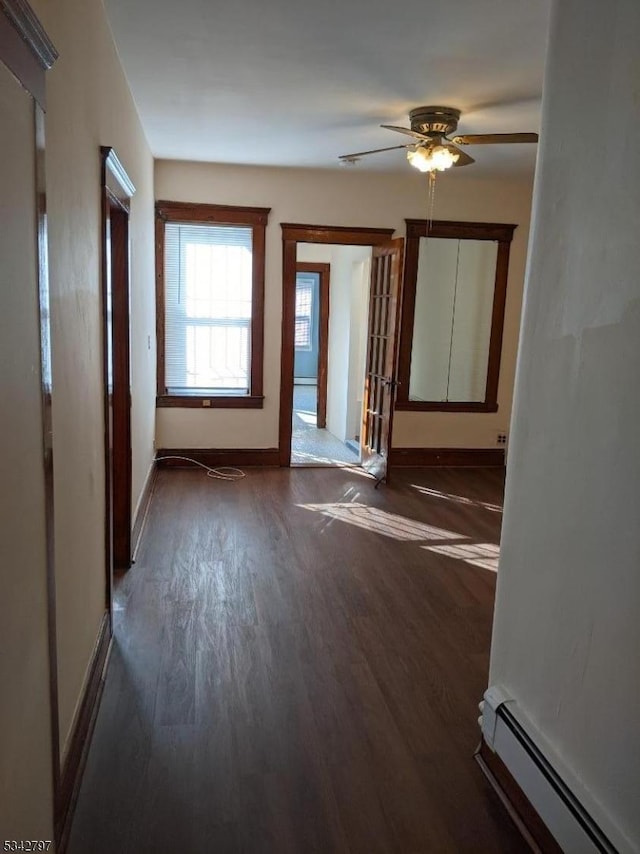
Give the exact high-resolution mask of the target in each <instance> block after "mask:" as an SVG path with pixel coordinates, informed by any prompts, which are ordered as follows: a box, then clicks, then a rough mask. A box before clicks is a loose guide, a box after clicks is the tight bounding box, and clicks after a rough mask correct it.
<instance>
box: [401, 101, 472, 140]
mask: <svg viewBox="0 0 640 854" xmlns="http://www.w3.org/2000/svg"><path fill="white" fill-rule="evenodd" d="M459 119H460V110H456V109H454V108H453V107H416V108H415V110H411V112H410V113H409V120H410V122H411V130H413V131H416V132H417V133H423V134H425V135H426V136H434V137H439V136H449V134H452V133H454V131H456V130H457V128H458V121H459Z"/></svg>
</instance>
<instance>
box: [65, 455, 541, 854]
mask: <svg viewBox="0 0 640 854" xmlns="http://www.w3.org/2000/svg"><path fill="white" fill-rule="evenodd" d="M502 488H503V483H502V477H501V474H500V472H497V471H493V470H490V469H483V470H473V469H456V470H453V469H422V470H417V469H416V470H411V469H406V470H402V471H398V472H397V474H396V477H395V478H394V483H393V485H392V486H391V487H381V488H380V489H374V488H373V483H372V481H371V480H370V479H368V478H367V477H366V476H363V475H362V474H361V473H358V472H357V471H350V470H338V469H330V470H328V469H306V470H305V469H300V470H285V469H282V470H278V469H274V470H257V469H256V470H252V471H249V472H248V474H247V477H246V478H245V479H244V480H241V481H238V482H235V483H228V482H220V481H212V480H211V479H208V478H206V477H205V476H204V475H202V473H200V472H198V471H193V470H176V469H172V470H163V471H161V472H160V473H159V477H158V482H157V485H156V490H155V493H154V497H153V502H152V505H151V508H150V512H149V516H148V520H147V525H146V528H145V533H144V536H143V541H142V543H141V545H140V548H139V553H138V559H137V563H136V565H135V566H134V567H133V568H132V569H131V570H130V571H129V572H128V573H127V574H124V575H121V576H120V577H119V578H118V580H117V584H116V590H115V597H114V602H115V610H114V626H115V642H114V652H113V656H112V662H111V665H110V668H109V672H108V676H107V682H106V686H105V691H104V696H103V701H102V705H101V708H100V712H99V716H98V721H97V725H96V730H95V735H94V742H93V744H92V747H91V751H90V755H89V759H88V763H87V770H86V772H85V778H84V781H83V785H82V790H81V793H80V797H79V801H78V806H77V811H76V817H75V821H74V825H73V828H72V835H71V840H70V846H69V852H70V854H84V852H87V851H91V852H96V854H103V852H104V854H107V852H109V854H111V853H112V852H116V851H117V852H122V854H129V852H131V854H132V852H134V851H136V852H138V851H140V852H147V851H148V852H152V851H153V852H154V854H158V852H159V854H163V852H165V851H166V852H175V851H181V852H184V854H210V852H216V854H218V852H221V854H225V852H229V853H230V854H231V852H233V854H236V853H237V854H259V852H265V854H266V852H269V854H287V852H291V854H307V852H319V854H334V852H335V853H336V854H341V853H342V852H344V854H383V852H384V854H396V852H397V854H423V852H424V854H429V852H437V854H445V852H505V854H509V852H521V851H523V850H524V846H523V842H522V840H521V838H520V836H519V835H518V833H517V831H516V830H515V828H514V827H513V825H512V824H511V823H510V821H509V819H508V818H507V817H506V815H505V813H503V812H502V810H501V807H500V805H499V802H498V801H497V798H496V796H495V794H494V793H493V791H492V790H491V789H490V787H489V786H488V784H487V783H486V781H485V780H484V777H483V776H482V775H481V773H480V771H479V770H478V769H477V767H476V765H475V763H474V761H473V759H472V753H473V750H474V748H475V746H476V742H477V740H478V737H479V732H478V727H477V716H478V711H477V703H478V701H479V700H480V699H481V696H482V692H483V690H484V687H485V686H486V684H487V678H488V676H487V671H488V651H489V642H490V635H491V619H492V609H493V598H494V589H495V572H493V571H491V569H488V568H486V567H482V566H478V565H474V564H473V563H470V562H469V560H467V559H466V558H469V559H472V558H473V555H470V554H467V553H465V552H462V551H459V552H456V547H457V546H460V545H465V546H477V547H478V548H479V549H481V547H482V546H483V545H484V546H485V548H487V549H488V548H489V547H490V546H491V545H494V546H497V545H498V543H499V538H500V525H501V519H502V517H501V512H500V506H501V502H502Z"/></svg>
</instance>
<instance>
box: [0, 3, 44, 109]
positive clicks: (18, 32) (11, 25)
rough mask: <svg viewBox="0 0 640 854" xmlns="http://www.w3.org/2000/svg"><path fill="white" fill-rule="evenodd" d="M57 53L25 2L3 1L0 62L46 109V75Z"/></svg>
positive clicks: (1, 4) (0, 29)
mask: <svg viewBox="0 0 640 854" xmlns="http://www.w3.org/2000/svg"><path fill="white" fill-rule="evenodd" d="M57 58H58V53H57V51H56V49H55V47H54V46H53V43H52V42H51V40H50V39H49V37H48V36H47V34H46V32H45V31H44V28H43V27H42V24H41V23H40V21H39V20H38V18H37V16H36V14H35V12H34V11H33V9H32V8H31V6H30V5H29V4H28V3H27V2H26V0H0V61H1V62H3V63H4V64H5V65H6V66H7V68H9V69H10V70H11V71H12V73H13V74H14V75H15V76H16V77H17V78H18V80H19V81H20V83H21V84H22V85H23V86H24V87H25V89H26V90H27V91H28V92H29V93H30V94H31V95H32V96H33V98H34V99H35V100H36V101H37V103H38V104H40V106H41V107H42V108H43V109H44V108H45V106H46V91H45V73H46V72H47V71H48V70H49V69H50V68H51V67H52V66H53V64H54V62H55V61H56V59H57Z"/></svg>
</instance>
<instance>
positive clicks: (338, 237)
mask: <svg viewBox="0 0 640 854" xmlns="http://www.w3.org/2000/svg"><path fill="white" fill-rule="evenodd" d="M280 227H281V229H282V346H281V354H280V426H279V431H278V434H279V435H278V446H279V450H280V465H281V466H290V465H291V435H292V426H291V419H292V417H293V369H294V358H295V322H296V266H297V245H298V243H336V244H338V245H346V246H381V245H382V244H383V243H388V242H389V240H391V236H392V235H393V229H392V228H351V227H345V226H333V225H304V224H299V223H280Z"/></svg>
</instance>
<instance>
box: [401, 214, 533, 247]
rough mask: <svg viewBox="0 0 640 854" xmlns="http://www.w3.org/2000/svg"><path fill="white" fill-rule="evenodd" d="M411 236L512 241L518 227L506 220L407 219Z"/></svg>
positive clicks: (408, 234) (408, 233) (408, 231)
mask: <svg viewBox="0 0 640 854" xmlns="http://www.w3.org/2000/svg"><path fill="white" fill-rule="evenodd" d="M405 223H406V225H407V238H409V237H414V238H415V237H449V238H453V239H458V240H498V241H502V240H504V241H507V242H510V241H511V240H512V239H513V232H514V231H515V230H516V228H517V227H518V226H517V225H513V224H510V223H505V222H464V221H462V220H446V219H434V220H431V222H429V220H426V219H405Z"/></svg>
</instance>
